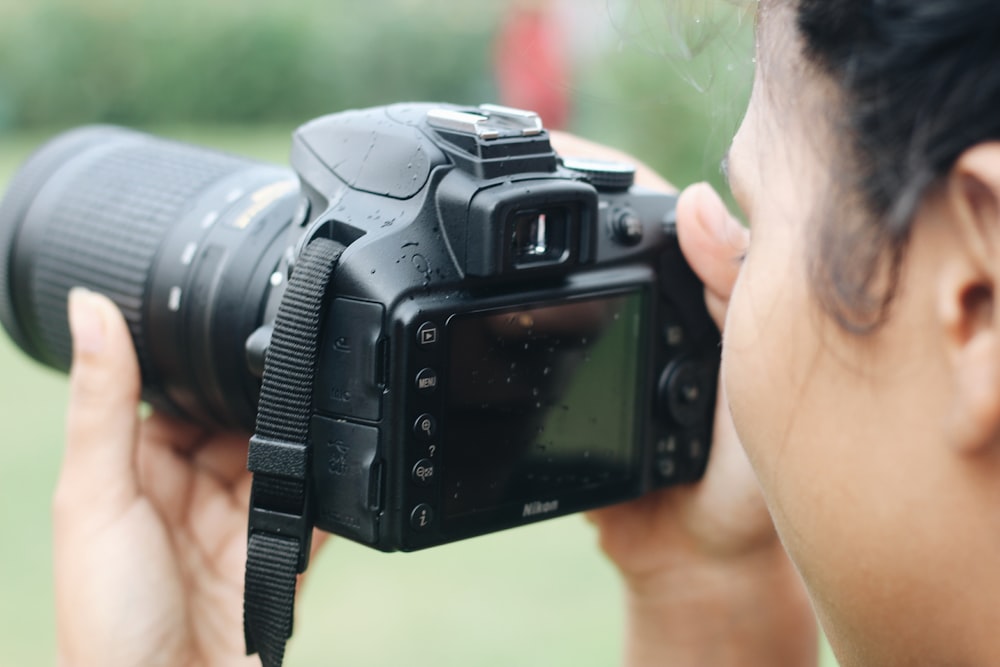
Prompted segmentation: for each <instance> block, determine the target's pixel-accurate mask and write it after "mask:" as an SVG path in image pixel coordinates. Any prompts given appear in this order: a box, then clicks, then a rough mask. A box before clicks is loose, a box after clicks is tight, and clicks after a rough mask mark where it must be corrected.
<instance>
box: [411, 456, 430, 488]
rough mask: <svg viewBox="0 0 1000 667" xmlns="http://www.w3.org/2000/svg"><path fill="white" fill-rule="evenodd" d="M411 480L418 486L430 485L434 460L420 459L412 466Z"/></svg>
mask: <svg viewBox="0 0 1000 667" xmlns="http://www.w3.org/2000/svg"><path fill="white" fill-rule="evenodd" d="M413 481H414V482H416V483H417V484H419V485H420V486H430V485H431V483H432V482H433V481H434V461H431V460H430V459H420V460H419V461H417V462H416V464H414V466H413Z"/></svg>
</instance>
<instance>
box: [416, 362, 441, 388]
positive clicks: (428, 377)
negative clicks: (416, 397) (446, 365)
mask: <svg viewBox="0 0 1000 667" xmlns="http://www.w3.org/2000/svg"><path fill="white" fill-rule="evenodd" d="M414 384H416V387H417V391H419V392H421V393H424V394H429V393H431V392H433V391H434V390H435V389H437V385H438V374H437V371H435V370H434V369H433V368H425V369H423V370H422V371H420V372H419V373H417V377H416V380H414Z"/></svg>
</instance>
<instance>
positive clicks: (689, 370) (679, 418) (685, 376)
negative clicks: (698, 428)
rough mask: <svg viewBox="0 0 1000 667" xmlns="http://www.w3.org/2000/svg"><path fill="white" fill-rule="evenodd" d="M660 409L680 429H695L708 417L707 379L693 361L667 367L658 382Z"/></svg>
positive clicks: (709, 389)
mask: <svg viewBox="0 0 1000 667" xmlns="http://www.w3.org/2000/svg"><path fill="white" fill-rule="evenodd" d="M658 391H659V403H660V406H661V409H664V410H666V412H667V413H668V414H669V415H670V416H671V417H672V418H673V419H674V421H675V422H677V423H678V424H681V425H682V426H695V425H697V424H698V423H700V422H701V421H703V420H705V419H707V418H708V416H709V410H710V408H711V399H712V395H711V378H710V377H709V376H708V375H707V374H706V371H705V369H704V368H702V367H701V365H700V364H698V363H696V362H693V361H683V362H675V363H673V364H671V365H670V366H669V367H668V368H667V369H666V370H665V371H663V375H661V376H660V382H659V387H658Z"/></svg>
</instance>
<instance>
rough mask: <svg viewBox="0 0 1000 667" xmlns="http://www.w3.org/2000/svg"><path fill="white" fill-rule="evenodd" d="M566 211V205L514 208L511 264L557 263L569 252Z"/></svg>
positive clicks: (525, 265) (567, 216)
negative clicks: (518, 209) (521, 209)
mask: <svg viewBox="0 0 1000 667" xmlns="http://www.w3.org/2000/svg"><path fill="white" fill-rule="evenodd" d="M569 224H570V213H569V210H568V209H567V208H566V207H562V206H555V207H549V208H541V209H532V210H527V211H518V212H516V213H515V214H514V216H513V221H512V223H511V257H512V258H513V261H514V267H515V268H526V267H533V266H539V265H545V264H561V263H562V262H564V261H566V258H567V257H568V256H569V248H568V247H567V239H568V238H569Z"/></svg>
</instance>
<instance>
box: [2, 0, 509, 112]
mask: <svg viewBox="0 0 1000 667" xmlns="http://www.w3.org/2000/svg"><path fill="white" fill-rule="evenodd" d="M445 9H446V8H445V7H444V5H442V3H440V2H438V3H435V2H429V3H426V4H424V5H421V4H418V3H412V2H405V1H404V0H380V2H378V3H367V4H365V3H357V2H350V3H348V2H346V0H331V1H329V2H319V1H312V2H300V3H294V4H291V3H290V4H282V5H281V6H278V5H277V4H274V5H268V4H263V3H255V2H248V3H236V2H231V1H229V2H222V3H211V4H209V3H199V2H195V1H194V0H178V1H177V2H171V3H162V2H161V3H153V2H144V3H140V2H136V3H126V2H110V1H108V0H102V1H98V2H88V3H82V2H73V1H71V0H41V1H40V2H36V3H34V4H29V5H28V6H27V7H14V6H10V7H0V129H2V128H3V127H4V126H6V127H8V128H11V127H20V128H23V127H31V126H55V125H69V124H74V123H79V122H84V121H87V122H92V121H100V122H114V123H123V124H149V123H178V122H182V123H190V122H201V123H204V122H219V121H229V122H231V121H236V122H244V123H245V122H260V121H276V120H286V121H289V122H292V121H299V120H304V119H306V118H308V117H311V116H316V115H320V114H323V113H326V112H328V111H330V110H332V109H340V108H344V107H357V106H367V105H373V104H382V103H387V102H392V101H399V100H401V99H410V98H414V99H415V98H420V99H435V98H439V99H452V100H465V101H472V100H475V99H478V98H481V97H490V96H491V83H490V78H489V73H488V59H489V58H488V57H489V54H488V51H487V50H486V49H483V48H482V46H483V44H484V42H487V43H488V40H489V37H490V35H491V33H492V29H493V21H492V19H491V14H490V12H489V11H485V10H484V11H482V12H480V13H478V14H477V16H479V17H480V18H479V20H478V21H469V22H466V23H459V22H458V21H456V20H455V17H454V16H450V14H454V12H451V13H450V14H449V13H446V12H445ZM484 9H485V8H484ZM461 13H462V12H459V14H461ZM466 13H467V12H466Z"/></svg>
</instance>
